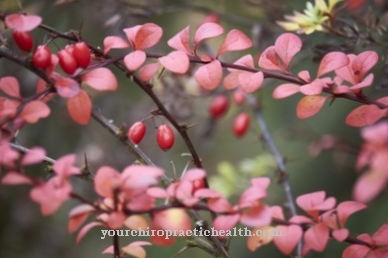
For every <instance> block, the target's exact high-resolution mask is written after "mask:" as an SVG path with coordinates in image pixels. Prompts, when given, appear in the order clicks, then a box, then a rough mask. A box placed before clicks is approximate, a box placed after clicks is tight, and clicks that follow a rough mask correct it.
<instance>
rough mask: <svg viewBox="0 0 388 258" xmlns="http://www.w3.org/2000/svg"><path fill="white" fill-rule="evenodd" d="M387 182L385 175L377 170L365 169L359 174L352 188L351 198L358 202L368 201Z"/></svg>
mask: <svg viewBox="0 0 388 258" xmlns="http://www.w3.org/2000/svg"><path fill="white" fill-rule="evenodd" d="M386 183H387V176H386V175H384V174H383V173H381V172H379V171H373V170H370V171H367V172H365V173H364V174H363V175H361V176H360V177H359V178H358V180H357V182H356V184H355V185H354V188H353V198H354V199H355V200H356V201H358V202H363V203H366V202H369V201H371V200H372V199H373V198H375V197H376V196H377V195H378V194H379V193H380V192H381V190H383V189H384V187H385V184H386Z"/></svg>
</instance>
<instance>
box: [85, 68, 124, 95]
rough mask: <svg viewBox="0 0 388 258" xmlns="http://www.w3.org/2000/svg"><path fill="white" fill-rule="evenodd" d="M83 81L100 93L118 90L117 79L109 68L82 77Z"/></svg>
mask: <svg viewBox="0 0 388 258" xmlns="http://www.w3.org/2000/svg"><path fill="white" fill-rule="evenodd" d="M81 81H83V82H85V83H87V84H88V85H89V86H90V87H92V88H93V89H95V90H99V91H114V90H116V89H117V85H118V83H117V79H116V77H115V75H114V74H113V73H112V72H111V70H109V69H108V68H105V67H101V68H96V69H93V70H91V71H90V72H87V73H86V74H84V75H82V77H81Z"/></svg>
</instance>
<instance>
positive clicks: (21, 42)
mask: <svg viewBox="0 0 388 258" xmlns="http://www.w3.org/2000/svg"><path fill="white" fill-rule="evenodd" d="M12 36H13V39H14V40H15V43H16V45H18V47H19V48H20V49H21V50H23V51H26V52H30V51H31V49H32V47H33V45H34V40H33V39H32V37H31V34H30V33H28V32H27V31H17V30H14V31H13V32H12Z"/></svg>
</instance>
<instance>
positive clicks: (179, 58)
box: [159, 51, 190, 74]
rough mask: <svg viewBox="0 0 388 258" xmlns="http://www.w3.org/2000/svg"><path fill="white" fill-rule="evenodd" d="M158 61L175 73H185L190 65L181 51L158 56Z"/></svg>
mask: <svg viewBox="0 0 388 258" xmlns="http://www.w3.org/2000/svg"><path fill="white" fill-rule="evenodd" d="M159 62H160V64H161V65H163V66H164V67H165V68H166V69H167V70H169V71H171V72H173V73H177V74H185V73H186V72H187V70H188V69H189V65H190V61H189V58H188V57H187V55H186V53H185V52H183V51H174V52H171V53H170V54H168V55H167V56H163V57H160V58H159Z"/></svg>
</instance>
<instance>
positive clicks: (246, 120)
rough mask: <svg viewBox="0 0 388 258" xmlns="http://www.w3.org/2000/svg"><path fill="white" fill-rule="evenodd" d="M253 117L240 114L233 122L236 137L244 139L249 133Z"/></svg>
mask: <svg viewBox="0 0 388 258" xmlns="http://www.w3.org/2000/svg"><path fill="white" fill-rule="evenodd" d="M250 123H251V117H250V116H249V115H248V113H245V112H243V113H240V114H239V115H238V116H237V117H236V118H235V119H234V121H233V133H234V135H235V136H236V137H242V136H244V135H245V133H246V132H247V131H248V128H249V125H250Z"/></svg>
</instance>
